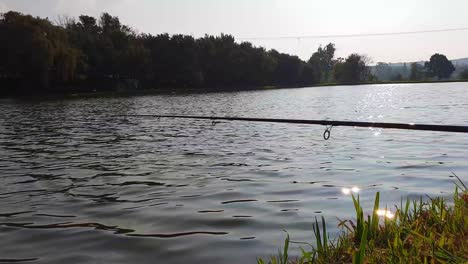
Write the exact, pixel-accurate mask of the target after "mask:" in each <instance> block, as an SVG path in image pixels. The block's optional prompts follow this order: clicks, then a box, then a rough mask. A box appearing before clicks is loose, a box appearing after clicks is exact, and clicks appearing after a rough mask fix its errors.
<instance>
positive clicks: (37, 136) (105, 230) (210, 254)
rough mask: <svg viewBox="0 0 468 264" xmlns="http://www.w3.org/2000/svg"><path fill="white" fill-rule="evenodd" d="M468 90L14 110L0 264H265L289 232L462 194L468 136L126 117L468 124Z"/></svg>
mask: <svg viewBox="0 0 468 264" xmlns="http://www.w3.org/2000/svg"><path fill="white" fill-rule="evenodd" d="M467 91H468V83H444V84H401V85H365V86H353V87H351V86H340V87H322V88H304V89H284V90H268V91H249V92H236V93H218V94H196V95H193V94H192V95H157V96H141V97H113V98H86V99H73V100H70V99H69V100H45V101H40V102H31V101H19V100H2V101H0V154H1V155H0V208H1V211H0V237H1V239H0V260H4V261H6V260H16V261H21V262H25V263H159V262H164V263H174V264H179V263H181V264H182V263H203V262H204V263H240V262H244V263H248V262H251V263H254V262H255V261H256V258H257V257H260V256H268V255H270V254H274V253H275V252H276V249H277V248H278V247H280V246H281V244H282V242H283V239H284V237H285V233H284V232H283V231H282V230H287V231H288V232H289V233H290V235H291V237H292V238H293V239H294V240H299V241H311V238H312V221H313V220H314V218H315V217H320V216H322V215H323V216H324V217H325V218H326V219H328V220H329V224H330V227H329V228H330V231H331V232H332V233H334V232H336V231H337V229H336V228H334V227H335V223H336V218H337V217H338V218H342V219H343V218H347V217H350V216H352V213H353V211H352V202H351V200H350V197H349V196H346V195H344V194H343V193H342V191H341V189H342V188H343V187H352V186H358V187H359V188H360V189H361V192H360V195H361V199H362V200H363V202H364V203H365V204H366V205H370V204H371V202H372V201H371V200H372V199H373V195H374V194H375V192H376V191H380V192H381V193H382V201H383V204H388V205H389V206H391V205H393V204H395V203H399V202H400V198H401V197H419V196H421V195H424V194H428V195H433V196H435V195H444V196H445V195H450V192H451V191H452V189H453V183H452V182H453V180H454V179H453V178H451V177H450V175H452V172H454V173H456V174H457V175H459V176H460V177H461V178H463V179H465V180H466V179H467V177H468V159H467V158H468V151H467V150H466V149H467V147H468V136H467V135H464V134H450V133H440V132H420V131H398V130H381V129H363V128H342V127H336V128H333V130H332V136H331V139H330V140H329V141H324V140H323V138H322V134H323V132H324V129H325V128H324V127H321V126H306V125H285V124H266V123H245V122H222V123H219V124H216V125H215V126H212V124H211V122H207V121H198V120H176V119H160V120H157V119H151V118H125V117H114V115H134V114H197V115H207V116H211V115H218V116H242V117H265V118H298V119H330V120H350V121H376V122H404V123H409V122H413V123H432V124H450V125H467V124H468V115H467V114H466V113H467V111H468V93H467Z"/></svg>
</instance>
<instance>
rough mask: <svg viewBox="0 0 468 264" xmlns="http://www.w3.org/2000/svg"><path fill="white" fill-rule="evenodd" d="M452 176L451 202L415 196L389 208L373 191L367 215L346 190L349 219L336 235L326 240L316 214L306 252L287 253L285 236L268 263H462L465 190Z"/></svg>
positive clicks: (467, 253) (465, 256) (467, 254)
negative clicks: (352, 211)
mask: <svg viewBox="0 0 468 264" xmlns="http://www.w3.org/2000/svg"><path fill="white" fill-rule="evenodd" d="M458 180H459V182H458V183H457V187H456V188H455V191H454V194H453V203H452V202H448V201H446V200H445V199H443V198H440V197H438V198H430V199H429V200H428V201H423V200H422V198H421V200H415V201H410V200H407V201H406V203H404V204H403V202H402V203H401V205H400V206H395V208H396V210H395V211H392V210H391V209H388V208H380V205H379V200H380V195H379V193H377V194H376V197H375V202H374V207H373V210H372V215H371V216H367V217H364V213H363V209H362V207H361V204H360V202H359V196H358V197H357V198H356V197H355V196H354V195H352V199H353V202H354V207H355V212H356V215H355V219H354V220H345V221H340V223H339V224H338V226H339V227H341V228H342V231H341V233H340V235H339V236H338V237H337V238H336V239H334V240H329V238H328V234H327V230H326V223H325V220H324V218H323V217H322V221H321V223H319V221H318V220H317V219H316V220H315V224H314V225H313V231H314V234H315V239H314V241H313V242H314V243H315V246H313V247H312V250H311V251H306V250H304V249H302V250H301V251H302V255H301V256H299V257H297V258H296V257H290V256H289V255H288V251H289V246H290V244H292V243H293V242H291V240H290V238H289V236H288V237H287V239H286V241H285V244H284V248H283V250H282V251H280V253H279V255H278V256H276V257H272V258H271V260H270V263H280V264H287V263H294V264H302V263H304V264H305V263H468V189H467V187H466V186H465V185H464V184H463V182H462V181H461V180H460V179H458ZM350 192H351V191H350V190H348V193H350ZM351 193H352V192H351ZM258 263H259V264H264V263H268V261H264V260H262V259H259V260H258Z"/></svg>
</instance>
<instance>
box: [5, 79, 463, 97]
mask: <svg viewBox="0 0 468 264" xmlns="http://www.w3.org/2000/svg"><path fill="white" fill-rule="evenodd" d="M458 82H468V80H443V81H390V82H362V83H322V84H317V85H314V86H300V85H297V86H291V85H268V86H247V87H228V88H226V87H212V88H207V87H205V88H200V87H198V88H188V89H184V90H180V89H176V88H158V89H135V90H131V89H129V90H105V91H97V90H96V91H89V92H60V90H57V91H55V92H51V93H47V94H32V95H8V96H3V97H2V96H0V98H21V99H54V98H60V99H61V98H88V97H90V98H92V97H107V96H109V97H121V96H123V97H125V96H142V95H170V94H174V95H177V94H201V93H232V92H242V91H262V90H275V89H297V88H313V87H328V86H358V85H376V84H377V85H378V84H382V85H384V84H419V83H458Z"/></svg>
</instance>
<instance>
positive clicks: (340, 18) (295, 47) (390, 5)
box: [0, 0, 468, 62]
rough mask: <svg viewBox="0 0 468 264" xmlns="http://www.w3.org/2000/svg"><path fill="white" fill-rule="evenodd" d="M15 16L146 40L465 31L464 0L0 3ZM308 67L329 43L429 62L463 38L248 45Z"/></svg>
mask: <svg viewBox="0 0 468 264" xmlns="http://www.w3.org/2000/svg"><path fill="white" fill-rule="evenodd" d="M9 10H15V11H19V12H23V13H28V14H32V15H35V16H41V17H49V18H50V19H51V20H54V19H55V18H56V17H57V16H58V15H68V16H78V15H80V14H88V15H93V16H98V15H99V14H101V13H102V12H109V13H111V14H112V15H115V16H118V17H120V19H121V21H122V22H123V23H124V24H127V25H130V26H131V27H132V28H134V29H137V30H138V31H139V32H145V33H152V34H158V33H164V32H167V33H170V34H176V33H182V34H192V35H193V36H195V37H198V36H203V35H204V34H205V33H207V34H220V33H221V32H223V33H228V34H232V35H234V36H235V37H237V38H243V37H271V36H304V35H338V34H356V33H357V34H359V33H380V32H401V31H418V30H432V29H445V28H460V27H468V19H467V16H466V12H467V10H468V0H392V1H390V0H0V11H1V12H5V11H9ZM251 42H253V43H254V44H256V45H261V46H264V47H266V48H275V49H277V50H279V51H282V52H287V53H291V54H297V55H299V56H300V57H301V58H303V59H308V58H309V57H310V55H311V54H312V52H313V51H314V50H316V49H317V47H318V46H319V45H320V44H327V43H328V42H333V43H335V44H336V47H337V55H338V56H341V57H344V56H347V55H349V54H350V53H352V52H357V53H362V54H367V55H368V56H370V57H371V58H372V59H373V61H374V62H378V61H387V62H389V61H391V62H400V61H417V60H428V58H429V57H430V56H431V55H432V54H434V53H436V52H438V53H443V54H446V55H447V56H448V57H449V58H450V59H456V58H463V57H468V31H459V32H444V33H432V34H418V35H405V36H384V37H382V36H380V37H365V38H351V39H350V38H346V39H286V40H285V39H282V40H252V41H251Z"/></svg>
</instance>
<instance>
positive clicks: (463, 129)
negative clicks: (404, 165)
mask: <svg viewBox="0 0 468 264" xmlns="http://www.w3.org/2000/svg"><path fill="white" fill-rule="evenodd" d="M119 117H148V118H158V119H159V118H174V119H197V120H211V121H212V125H215V124H216V122H217V121H244V122H264V123H285V124H305V125H322V126H327V128H326V130H325V132H324V134H323V138H324V139H325V140H328V139H329V138H330V134H331V130H332V128H333V127H338V126H344V127H367V128H383V129H403V130H424V131H435V132H451V133H468V126H447V125H432V124H413V123H380V122H355V121H330V120H309V119H276V118H250V117H218V116H190V115H119Z"/></svg>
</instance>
